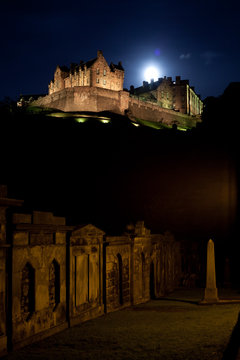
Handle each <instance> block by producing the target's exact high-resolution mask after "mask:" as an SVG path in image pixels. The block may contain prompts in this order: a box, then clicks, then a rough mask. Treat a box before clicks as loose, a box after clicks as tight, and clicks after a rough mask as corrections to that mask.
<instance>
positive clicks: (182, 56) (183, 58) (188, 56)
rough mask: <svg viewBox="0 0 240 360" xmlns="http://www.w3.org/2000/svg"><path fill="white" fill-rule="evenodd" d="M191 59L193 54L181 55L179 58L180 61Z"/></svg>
mask: <svg viewBox="0 0 240 360" xmlns="http://www.w3.org/2000/svg"><path fill="white" fill-rule="evenodd" d="M190 57H191V54H190V53H187V54H181V55H180V56H179V59H180V60H188V59H190Z"/></svg>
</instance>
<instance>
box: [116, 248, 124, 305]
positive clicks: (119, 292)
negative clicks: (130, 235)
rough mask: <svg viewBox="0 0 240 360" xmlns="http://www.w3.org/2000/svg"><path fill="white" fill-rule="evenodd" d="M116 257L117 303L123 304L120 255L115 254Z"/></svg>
mask: <svg viewBox="0 0 240 360" xmlns="http://www.w3.org/2000/svg"><path fill="white" fill-rule="evenodd" d="M117 259H118V301H119V304H120V305H122V304H123V284H122V271H123V269H122V257H121V255H120V254H117Z"/></svg>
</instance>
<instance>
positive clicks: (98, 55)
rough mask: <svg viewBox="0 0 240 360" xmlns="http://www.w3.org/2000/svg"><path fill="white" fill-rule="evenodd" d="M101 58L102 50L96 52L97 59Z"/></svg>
mask: <svg viewBox="0 0 240 360" xmlns="http://www.w3.org/2000/svg"><path fill="white" fill-rule="evenodd" d="M101 56H103V52H102V50H98V52H97V57H98V58H99V57H101Z"/></svg>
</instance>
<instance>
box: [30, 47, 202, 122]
mask: <svg viewBox="0 0 240 360" xmlns="http://www.w3.org/2000/svg"><path fill="white" fill-rule="evenodd" d="M123 82H124V69H123V67H122V63H121V62H119V63H118V64H117V65H115V64H113V63H110V65H108V63H107V61H106V60H105V58H104V56H103V53H102V51H100V50H99V51H98V52H97V57H96V58H95V59H92V60H89V61H87V62H83V61H80V63H79V64H71V66H70V68H68V67H66V66H57V68H56V70H55V73H54V79H53V80H52V81H51V82H50V84H49V87H48V95H47V96H45V97H40V98H39V99H38V100H36V101H33V104H34V105H37V106H45V107H49V108H55V109H60V110H62V111H66V112H68V111H93V112H101V111H111V112H114V113H118V114H125V115H128V117H129V118H130V119H133V120H137V119H142V120H148V121H154V122H159V123H163V124H166V125H168V126H172V125H173V124H176V125H179V126H182V127H186V128H191V127H194V126H196V123H197V122H200V121H201V113H202V109H203V103H202V101H201V99H200V97H199V95H197V94H196V93H195V91H194V88H193V87H191V86H190V85H189V81H188V80H181V78H180V76H177V77H176V81H172V78H169V77H168V78H166V77H164V78H159V79H158V81H155V82H154V81H151V83H150V84H149V83H147V82H145V81H144V82H143V86H142V87H139V88H136V89H134V87H133V86H131V89H130V92H129V91H128V90H126V89H124V88H123Z"/></svg>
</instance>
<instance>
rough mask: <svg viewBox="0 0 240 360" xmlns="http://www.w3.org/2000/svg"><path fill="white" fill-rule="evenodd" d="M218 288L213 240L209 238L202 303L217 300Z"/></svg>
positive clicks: (210, 302) (211, 302)
mask: <svg viewBox="0 0 240 360" xmlns="http://www.w3.org/2000/svg"><path fill="white" fill-rule="evenodd" d="M218 301H219V299H218V290H217V287H216V270H215V253H214V242H213V241H212V240H211V239H210V240H209V241H208V245H207V275H206V288H205V292H204V299H203V300H202V303H204V304H213V303H216V302H218Z"/></svg>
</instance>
